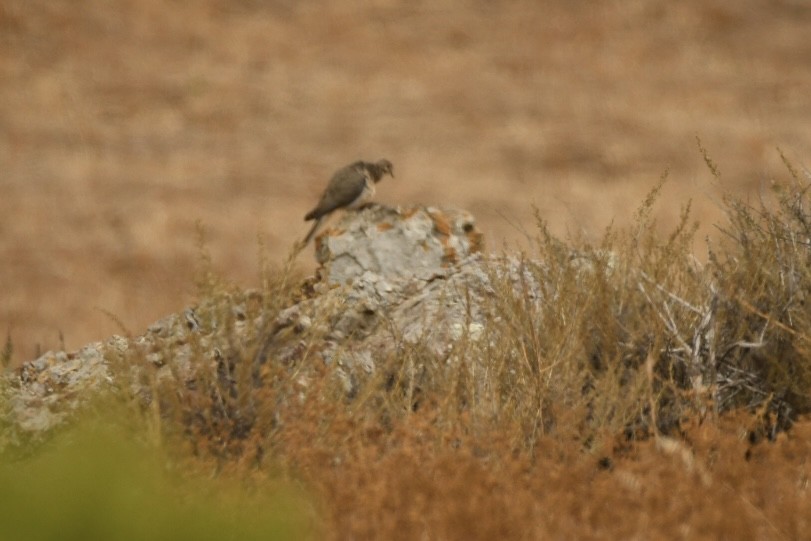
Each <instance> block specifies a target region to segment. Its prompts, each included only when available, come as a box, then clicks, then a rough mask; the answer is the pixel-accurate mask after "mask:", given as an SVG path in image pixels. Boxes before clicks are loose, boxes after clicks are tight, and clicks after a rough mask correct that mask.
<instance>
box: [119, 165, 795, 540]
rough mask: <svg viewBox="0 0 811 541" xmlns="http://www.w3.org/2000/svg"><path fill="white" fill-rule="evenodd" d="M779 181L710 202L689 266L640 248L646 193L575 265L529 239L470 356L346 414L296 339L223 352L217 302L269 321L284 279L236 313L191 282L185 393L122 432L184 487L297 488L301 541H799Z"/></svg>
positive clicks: (676, 234)
mask: <svg viewBox="0 0 811 541" xmlns="http://www.w3.org/2000/svg"><path fill="white" fill-rule="evenodd" d="M793 174H794V171H792V170H789V172H788V173H787V174H786V178H785V180H784V182H783V184H781V185H780V188H781V190H779V191H777V192H776V195H775V202H773V203H772V202H766V201H763V202H762V203H761V204H759V205H758V206H755V207H752V206H749V205H746V204H744V203H742V202H741V201H740V200H738V199H735V198H731V197H730V198H727V199H726V211H727V217H728V224H729V225H728V226H727V227H725V229H724V234H725V237H724V239H723V240H722V241H719V243H718V244H717V245H716V246H715V247H714V249H713V253H712V255H711V257H710V258H709V260H708V261H707V262H706V263H702V262H699V261H697V260H696V259H695V258H693V257H691V247H692V245H693V243H692V237H693V236H694V234H695V230H696V226H695V225H694V224H693V222H692V220H691V218H690V214H689V212H688V210H687V209H685V210H684V212H683V214H682V221H681V223H680V224H679V225H678V226H677V227H676V228H675V229H674V230H673V231H672V232H671V234H670V235H668V236H666V238H665V239H664V240H659V237H658V235H657V234H656V233H655V232H654V230H653V228H652V227H650V223H649V220H650V219H651V218H650V216H651V214H652V208H653V205H654V204H655V202H656V197H657V194H658V193H660V190H659V188H660V187H661V186H657V187H656V188H655V189H654V190H653V191H652V192H651V194H650V196H649V197H648V198H647V199H646V200H645V201H644V202H643V204H642V205H641V206H640V208H639V209H638V210H637V212H636V213H635V216H636V224H635V226H634V227H633V228H630V229H628V230H614V229H609V230H607V231H606V233H605V234H604V236H603V238H602V239H601V240H600V242H599V243H598V244H592V243H590V242H588V241H587V240H569V241H564V240H561V239H559V238H557V237H555V236H554V235H552V234H551V233H549V231H548V229H546V228H545V227H544V224H543V223H540V224H539V226H540V230H539V235H538V238H537V244H536V254H535V255H534V257H533V258H527V259H526V260H524V261H523V262H522V267H521V271H522V272H521V273H519V276H524V277H525V278H524V279H523V280H520V279H519V280H518V282H517V283H516V281H515V280H514V279H513V277H512V276H510V275H503V274H500V273H499V271H498V269H497V268H496V267H493V268H492V269H491V280H492V281H493V289H494V290H495V295H492V298H491V299H490V301H489V302H488V304H487V306H486V309H487V310H489V311H490V315H491V317H490V319H489V320H488V324H487V325H486V328H485V329H484V331H483V334H482V336H481V337H479V338H478V339H477V338H475V337H473V336H463V337H461V338H460V340H459V341H457V342H456V343H455V344H454V347H453V348H451V349H450V350H449V351H450V353H448V354H446V355H440V354H438V353H435V352H432V351H430V350H428V348H425V347H422V346H421V345H419V344H417V345H414V346H410V347H404V348H402V349H398V353H397V354H393V355H392V356H390V357H389V358H376V359H375V362H376V370H375V371H374V372H373V373H372V374H370V375H365V376H364V375H363V373H361V374H360V375H358V374H355V376H356V377H357V378H358V381H357V386H356V388H355V389H354V390H353V391H352V392H351V393H349V394H348V393H347V390H346V388H345V387H344V385H343V380H342V377H341V375H340V373H339V372H340V369H339V367H338V365H337V363H335V362H333V363H325V362H324V361H323V359H322V358H321V357H320V354H319V353H318V347H317V344H318V342H319V340H321V338H322V337H321V336H320V335H319V333H322V332H324V331H323V330H321V331H319V330H317V329H318V327H319V326H318V325H314V326H312V327H311V328H310V329H309V330H307V329H304V330H300V331H294V332H269V331H268V330H267V328H265V327H263V326H260V328H259V329H257V330H256V331H255V332H257V334H256V335H255V336H254V337H253V338H250V339H248V340H247V341H245V340H238V339H235V334H234V332H233V329H234V326H235V324H236V322H235V320H234V316H233V306H234V305H235V303H245V306H246V309H245V310H246V312H245V320H246V321H252V320H254V319H255V318H257V317H259V316H262V318H264V321H273V320H274V318H275V314H277V313H278V312H279V311H280V310H281V309H282V308H284V306H286V305H287V304H289V303H292V302H294V299H296V298H297V297H298V296H299V295H300V294H301V293H300V291H299V290H298V289H297V288H296V282H295V280H293V279H292V278H287V277H286V275H285V274H284V273H281V274H279V273H275V274H274V273H270V274H268V276H269V278H271V279H269V280H268V282H267V283H268V286H267V288H266V289H265V290H263V291H262V292H261V294H259V293H251V294H247V295H246V294H245V293H243V292H241V291H240V290H239V289H238V288H234V287H233V286H230V285H228V284H227V282H225V281H223V280H222V279H219V278H217V276H216V273H214V272H213V271H212V270H211V268H207V269H206V268H204V269H203V271H202V272H201V273H200V275H201V277H203V278H201V280H200V281H199V286H200V288H201V290H200V297H201V299H202V302H201V305H200V306H199V307H198V308H197V311H196V313H197V317H198V318H199V320H200V322H201V328H203V329H212V330H211V331H210V332H209V331H207V333H203V334H204V335H205V334H209V336H207V338H206V340H208V342H206V345H205V346H204V342H203V341H202V338H201V337H200V338H194V337H193V336H194V335H190V336H192V338H191V340H192V346H193V348H196V349H195V351H196V352H197V354H196V356H195V359H194V361H195V363H197V365H198V370H199V372H198V376H197V377H196V378H195V380H194V382H193V384H192V385H189V386H188V387H187V388H180V389H179V388H178V387H177V385H176V384H173V383H171V382H168V381H165V382H163V383H158V382H155V383H154V387H153V394H152V399H151V400H148V401H146V402H144V401H143V400H142V399H141V398H138V399H137V400H135V401H134V402H133V403H132V407H134V412H135V413H136V415H129V416H128V418H130V419H138V418H143V419H144V420H145V423H146V426H147V427H149V430H148V431H149V433H151V434H153V438H154V441H155V442H156V443H155V444H156V445H158V446H159V447H160V448H161V449H164V450H165V451H166V452H168V453H169V455H170V456H172V457H173V460H174V461H175V462H176V463H177V464H182V465H183V466H184V467H188V468H190V469H191V470H192V471H194V470H197V469H202V470H204V471H212V472H217V474H218V475H219V476H224V477H226V478H229V479H240V480H243V482H249V483H255V482H257V481H256V480H257V479H260V482H271V481H273V480H277V479H282V480H285V481H286V482H288V483H292V484H293V485H296V486H299V487H301V489H302V490H303V491H304V492H306V493H308V494H310V495H311V496H312V498H313V501H314V502H315V511H314V512H313V514H312V525H311V527H312V529H313V531H315V532H317V534H316V537H319V538H327V539H346V538H354V539H378V538H387V539H388V538H391V539H413V538H423V537H425V538H429V539H457V538H465V539H493V538H508V539H538V538H549V537H552V538H578V539H580V538H584V539H592V538H611V539H627V538H646V539H669V538H674V537H679V538H691V539H692V538H699V539H705V538H706V539H718V538H736V539H738V538H740V539H796V538H803V536H804V535H805V529H806V528H807V526H808V519H807V517H808V516H811V515H809V511H811V504H809V499H808V479H809V473H811V471H810V470H809V464H808V460H807V457H808V456H809V455H808V453H809V451H811V447H810V446H811V438H809V436H811V418H809V415H811V402H809V400H808V397H809V396H810V395H811V393H809V390H811V370H810V369H809V367H810V366H811V365H810V364H809V358H811V355H810V352H809V349H808V346H809V336H811V318H809V317H808V311H807V310H806V309H805V308H804V306H805V305H804V303H805V300H804V296H803V294H802V293H801V292H803V291H807V290H808V288H809V287H811V273H809V271H808V265H807V260H808V250H809V241H808V238H809V236H808V235H807V233H808V231H809V225H811V218H810V217H809V216H810V215H809V213H808V210H807V209H808V203H809V195H808V194H809V191H808V182H807V181H803V180H801V179H800V178H798V177H795V176H793ZM202 259H203V261H204V262H206V261H207V257H203V258H202ZM288 272H289V270H288ZM530 277H531V278H530ZM536 288H537V289H536ZM246 299H248V300H249V301H251V302H245V301H246ZM342 309H343V307H341V306H335V307H331V306H328V305H323V306H320V310H319V318H323V321H324V322H328V321H330V319H331V317H332V315H333V314H331V313H330V311H331V310H334V311H336V312H337V311H340V310H342ZM212 321H217V322H219V323H218V326H217V327H216V329H214V327H213V326H212V325H211V324H210V322H212ZM263 329H264V330H263ZM393 339H394V340H396V339H397V337H396V336H393ZM167 348H168V349H167V351H166V353H167V354H171V345H167ZM215 352H216V353H215ZM260 352H261V354H260ZM122 360H123V361H125V363H124V364H123V369H122V370H120V371H119V380H120V381H121V388H122V389H123V390H126V389H129V388H130V386H129V384H128V383H127V380H126V374H128V373H130V372H129V366H130V363H133V362H135V363H143V365H144V367H145V369H146V372H145V373H146V374H149V373H150V372H151V371H152V370H153V365H151V364H150V363H147V362H146V361H145V359H143V358H142V357H141V354H139V353H137V351H135V352H133V353H131V354H130V355H129V356H128V357H126V358H125V359H118V361H122ZM147 380H148V378H147ZM126 394H127V393H126V392H124V393H123V395H124V396H126ZM139 412H140V413H143V414H145V415H140V414H139Z"/></svg>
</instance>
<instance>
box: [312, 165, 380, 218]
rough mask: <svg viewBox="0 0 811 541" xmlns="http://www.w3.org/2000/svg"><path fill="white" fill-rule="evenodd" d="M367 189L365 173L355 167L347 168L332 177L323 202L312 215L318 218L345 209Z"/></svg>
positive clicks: (322, 198) (322, 199)
mask: <svg viewBox="0 0 811 541" xmlns="http://www.w3.org/2000/svg"><path fill="white" fill-rule="evenodd" d="M365 187H366V175H365V174H364V171H363V170H362V169H359V168H356V167H353V166H350V167H345V168H343V169H341V170H340V171H338V172H336V173H335V174H334V175H333V176H332V179H330V181H329V185H328V186H327V189H326V191H325V192H324V195H323V196H322V197H321V201H320V202H319V203H318V206H317V207H315V209H313V211H312V212H311V213H310V214H311V215H313V217H315V218H318V217H320V216H323V215H325V214H329V213H330V212H332V211H333V210H335V209H339V208H342V207H345V206H347V205H349V204H350V203H352V202H353V201H354V200H355V199H357V198H358V197H360V195H361V194H362V193H363V189H364V188H365Z"/></svg>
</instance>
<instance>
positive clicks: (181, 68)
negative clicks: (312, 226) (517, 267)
mask: <svg viewBox="0 0 811 541" xmlns="http://www.w3.org/2000/svg"><path fill="white" fill-rule="evenodd" d="M809 17H810V15H809V10H808V9H807V8H806V7H805V6H804V5H803V4H802V2H797V1H792V0H780V1H776V2H770V3H765V2H759V1H756V0H743V1H740V2H736V3H735V4H734V5H733V4H729V3H728V2H721V1H718V0H713V1H710V2H706V1H698V0H689V1H687V2H681V3H679V4H678V5H671V6H663V5H662V4H661V3H660V2H658V1H654V0H637V1H630V2H629V1H623V2H602V3H600V5H599V6H594V5H591V4H586V3H582V4H573V3H572V2H567V1H561V0H550V1H547V2H541V3H539V2H530V1H518V2H510V3H509V4H508V5H499V6H498V8H494V7H492V6H490V5H489V4H487V3H482V2H478V1H475V0H442V1H440V2H433V3H432V4H431V5H430V6H428V5H417V4H411V3H396V2H386V1H377V2H372V3H367V4H365V5H362V6H361V5H359V4H357V3H354V2H316V3H308V4H306V5H305V4H299V3H292V2H287V1H255V0H244V1H239V0H237V1H233V0H228V1H223V0H202V1H198V2H194V3H192V4H186V3H182V2H169V1H166V0H114V1H101V0H91V1H87V2H82V3H80V4H76V3H75V2H70V1H67V0H55V1H54V0H6V1H4V2H2V6H0V79H1V80H2V81H3V82H4V84H3V85H0V125H1V126H2V129H0V171H2V175H0V192H1V194H0V261H2V265H0V299H2V302H0V336H5V334H6V332H7V331H10V332H11V335H12V339H13V342H14V344H15V348H14V359H13V362H14V363H19V362H22V361H25V360H29V359H31V358H33V357H34V356H35V354H36V351H37V348H38V347H39V348H40V349H42V350H45V349H55V348H60V347H61V343H62V342H64V345H65V347H67V348H69V349H76V348H78V347H81V346H82V345H84V344H85V343H87V342H90V341H93V340H99V339H103V338H104V337H106V336H109V335H110V334H112V333H115V332H118V328H117V324H116V323H115V322H114V321H111V320H110V319H109V318H108V317H107V316H106V315H105V313H104V311H103V310H106V311H107V312H110V313H113V314H116V315H117V316H118V317H119V318H120V319H121V320H122V321H123V322H124V323H125V324H126V325H127V326H128V327H129V328H131V329H133V330H135V331H137V330H140V329H143V328H145V327H146V326H147V325H148V324H150V323H151V322H153V321H155V320H157V319H158V318H160V317H163V316H164V315H165V314H167V313H171V312H174V311H176V310H178V309H179V307H182V306H185V305H187V304H188V303H189V302H190V299H191V297H192V296H193V293H194V291H193V289H192V288H191V287H190V286H189V283H190V276H189V272H188V270H187V269H190V268H192V267H193V263H194V261H195V257H196V252H195V249H194V243H193V239H194V236H195V224H196V222H197V221H198V220H202V221H203V222H204V223H205V224H206V225H207V227H208V228H209V230H210V239H209V247H210V249H211V252H212V255H213V259H214V261H215V263H216V265H217V267H218V268H219V269H221V270H225V271H227V272H226V274H227V275H228V276H229V278H230V279H231V280H233V281H235V282H237V283H239V284H241V285H243V286H249V285H255V284H256V281H257V277H256V275H255V271H256V261H255V257H254V253H255V243H254V239H255V237H256V233H257V231H261V232H263V234H264V235H265V236H266V239H267V241H266V242H267V246H268V248H269V251H270V254H271V257H272V258H273V259H274V260H278V259H280V258H281V257H283V256H284V254H286V252H287V250H288V248H289V246H290V245H291V244H292V243H293V241H295V240H297V239H300V238H301V237H302V236H303V235H304V233H305V229H306V228H305V226H304V224H303V222H302V217H303V215H304V213H305V212H306V210H307V209H308V208H310V207H311V206H312V204H313V202H314V201H315V199H317V196H318V194H319V191H320V190H321V189H322V187H323V183H324V182H326V179H327V178H328V177H329V175H330V174H331V173H332V172H333V171H334V170H335V169H336V168H338V167H340V166H342V165H344V164H345V163H348V162H349V161H351V160H354V159H357V158H359V157H363V158H368V159H376V158H378V157H381V156H386V157H388V158H390V159H391V160H392V161H393V162H394V164H395V167H396V169H397V179H395V180H393V181H391V182H388V181H387V182H386V185H385V186H381V190H380V192H379V195H378V196H379V198H380V199H382V200H383V201H385V202H387V203H393V204H396V203H404V204H412V203H427V204H445V205H456V206H460V207H463V208H467V209H469V210H470V211H471V212H473V214H474V215H475V216H476V218H477V219H478V220H479V225H480V226H481V228H482V229H483V230H484V231H485V233H486V235H487V239H488V245H489V246H491V247H496V248H500V247H501V245H502V242H504V241H508V242H515V243H520V242H522V241H523V236H522V233H521V227H522V225H521V224H528V223H530V222H531V220H532V218H533V214H532V204H535V205H536V206H537V207H538V208H539V209H540V211H541V213H542V215H543V216H544V217H545V219H546V220H547V221H548V224H549V227H550V229H551V230H552V231H553V232H554V233H555V234H558V235H562V234H563V233H564V232H565V231H572V232H580V231H582V232H584V233H585V234H586V235H587V236H589V237H590V238H592V239H597V238H599V236H600V232H601V231H602V230H603V228H604V227H605V226H606V225H607V224H608V223H611V222H612V221H613V222H614V223H615V224H616V225H618V226H627V225H630V224H631V212H630V209H631V208H633V206H634V205H636V203H637V202H638V201H639V200H641V198H642V197H643V196H644V194H645V193H647V192H648V190H649V189H650V186H651V184H652V183H653V182H654V181H655V179H656V178H657V177H658V176H659V174H660V173H661V171H662V170H664V169H665V168H669V169H670V171H671V179H672V180H673V182H671V183H670V184H669V185H668V186H667V187H665V194H664V195H665V197H664V199H663V201H666V203H667V204H662V205H659V207H658V208H657V209H656V215H657V218H658V223H659V224H660V228H661V230H662V231H667V230H670V229H672V228H673V226H674V225H675V224H676V223H677V222H678V219H679V207H680V205H682V204H684V203H685V202H686V199H687V197H688V196H689V197H693V198H694V204H693V212H694V216H695V217H696V218H698V219H700V221H701V223H702V224H704V227H705V229H704V230H702V232H701V233H700V234H699V236H698V241H699V243H701V242H703V238H704V233H705V232H708V233H711V234H712V233H713V231H712V229H711V224H712V223H714V222H716V221H718V220H719V219H720V218H721V214H720V213H721V210H720V208H719V206H718V205H717V201H718V200H719V199H720V193H721V190H718V188H717V186H715V185H712V184H710V183H708V182H707V179H708V177H709V175H708V174H707V172H706V169H705V168H704V164H703V161H702V159H701V156H700V155H697V154H695V153H694V152H691V150H690V149H692V148H694V137H695V135H696V134H698V135H700V136H701V138H702V140H703V142H704V145H705V146H706V147H707V148H708V149H710V150H711V151H712V154H713V157H714V158H715V160H716V161H717V162H718V163H719V164H720V165H721V166H722V168H723V169H724V173H725V176H724V179H723V183H724V191H730V192H733V193H738V194H747V195H750V196H753V195H755V194H756V193H757V191H758V190H759V189H760V188H761V187H762V186H763V185H764V184H767V183H768V182H769V181H770V179H772V178H776V177H779V175H780V174H781V170H782V164H781V161H780V157H779V155H778V154H777V152H775V148H776V147H778V146H779V147H781V148H784V149H785V150H786V152H787V153H788V154H789V156H790V157H791V158H792V159H793V160H794V161H795V162H798V163H802V160H804V159H805V157H807V156H808V155H809V154H811V135H809V131H808V130H807V129H806V128H805V126H807V125H809V124H811V109H809V107H808V100H807V99H806V95H807V89H808V88H809V87H811V65H809V59H811V51H809V46H810V45H809V40H808V39H807V35H808V26H809ZM698 251H700V252H702V253H703V250H700V249H699V250H698ZM304 264H305V265H310V263H309V262H307V263H304ZM98 308H101V309H102V310H99V309H98ZM60 335H61V337H62V338H60Z"/></svg>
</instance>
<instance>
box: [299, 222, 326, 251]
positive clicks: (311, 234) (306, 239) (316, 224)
mask: <svg viewBox="0 0 811 541" xmlns="http://www.w3.org/2000/svg"><path fill="white" fill-rule="evenodd" d="M322 220H323V217H322V218H316V220H315V222H314V223H313V227H312V228H311V229H310V232H309V233H307V236H306V237H304V241H303V242H302V245H303V246H307V244H309V243H310V241H311V240H312V238H313V237H314V236H315V232H316V231H318V228H319V226H320V225H321V221H322Z"/></svg>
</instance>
